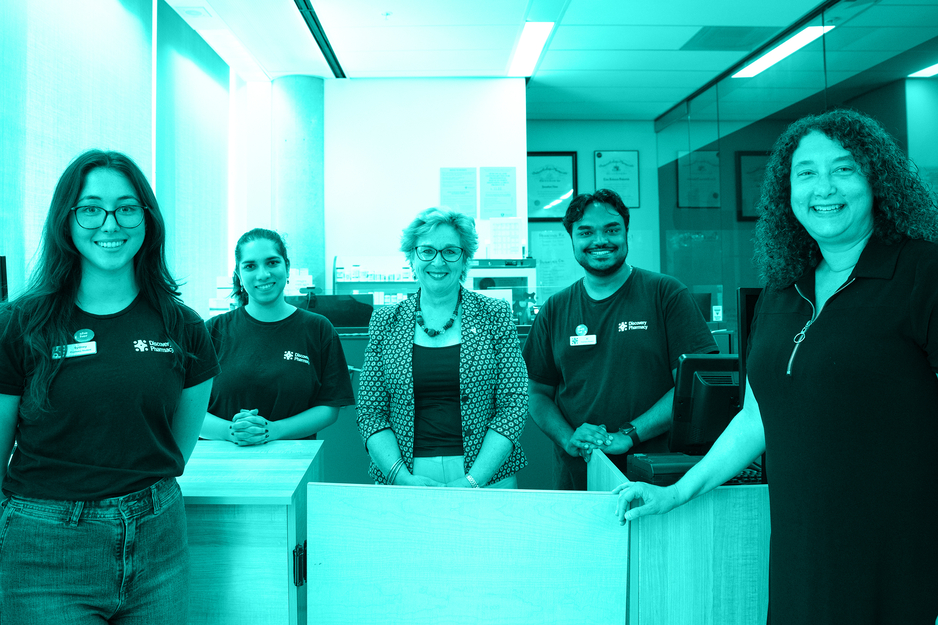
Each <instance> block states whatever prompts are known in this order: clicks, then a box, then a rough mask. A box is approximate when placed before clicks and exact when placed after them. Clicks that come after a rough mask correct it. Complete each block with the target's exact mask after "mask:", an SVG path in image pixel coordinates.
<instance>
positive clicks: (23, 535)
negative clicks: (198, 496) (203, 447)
mask: <svg viewBox="0 0 938 625" xmlns="http://www.w3.org/2000/svg"><path fill="white" fill-rule="evenodd" d="M164 243H165V227H164V223H163V218H162V215H161V213H160V209H159V205H158V204H157V201H156V197H155V196H154V195H153V191H152V190H151V189H150V185H149V183H148V182H147V180H146V178H145V177H144V175H143V173H142V172H141V171H140V169H139V168H138V167H137V165H136V164H135V163H134V162H133V161H132V160H131V159H130V158H128V157H127V156H125V155H123V154H120V153H117V152H102V151H99V150H92V151H89V152H85V153H84V154H81V155H80V156H78V157H77V158H76V159H75V160H74V161H72V163H71V164H70V165H69V166H68V168H67V169H66V170H65V172H64V173H63V174H62V176H61V178H60V179H59V182H58V184H57V186H56V188H55V193H54V195H53V197H52V203H51V207H50V209H49V213H48V216H47V217H46V223H45V229H44V232H43V246H42V251H41V253H40V255H39V261H38V264H37V266H36V269H35V271H34V272H33V275H32V278H31V281H30V284H29V287H28V288H27V290H26V291H25V293H24V294H23V295H22V296H20V297H19V298H17V299H15V300H14V301H12V302H11V303H10V304H8V305H6V306H4V307H3V309H2V310H0V460H2V461H0V478H2V484H3V497H4V498H5V499H4V501H3V502H2V503H0V622H2V623H4V625H8V624H9V625H16V624H20V623H23V624H25V623H39V622H46V621H49V620H50V619H51V620H54V621H55V622H56V623H66V624H67V623H87V622H91V621H92V620H93V621H94V622H126V621H134V622H142V623H185V622H186V620H187V610H188V576H189V554H188V546H187V540H186V517H185V509H184V507H183V500H182V496H181V494H180V491H179V486H178V485H177V484H176V480H175V478H176V477H177V476H179V475H181V474H182V471H183V468H184V466H185V463H186V461H187V460H188V458H189V455H190V454H191V453H192V450H193V448H194V447H195V444H196V440H197V439H198V434H199V428H200V427H201V425H202V418H203V417H204V415H205V407H206V405H207V404H208V397H209V391H210V389H211V385H212V381H211V380H212V378H213V377H214V376H215V375H216V374H217V373H218V370H219V369H218V362H217V360H216V358H215V352H214V350H213V349H212V344H211V341H210V340H209V337H208V333H207V332H206V331H205V327H204V325H203V324H202V320H201V319H200V318H199V316H198V315H197V314H196V313H195V312H194V311H192V310H191V309H189V308H187V307H186V306H184V305H183V303H182V301H181V300H180V298H179V291H178V288H177V285H176V282H175V281H174V280H173V278H172V277H171V276H170V274H169V271H168V270H167V267H166V261H165V256H164ZM14 434H15V438H16V442H17V446H16V450H15V452H14V453H13V457H12V460H11V461H10V464H9V467H7V463H6V459H7V458H8V457H9V454H10V450H11V448H12V447H13V440H14Z"/></svg>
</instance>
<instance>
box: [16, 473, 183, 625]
mask: <svg viewBox="0 0 938 625" xmlns="http://www.w3.org/2000/svg"><path fill="white" fill-rule="evenodd" d="M188 604H189V545H188V541H187V538H186V511H185V507H184V505H183V500H182V493H181V492H180V490H179V486H178V485H177V484H176V480H175V479H173V478H165V479H163V480H160V481H159V482H157V483H156V484H154V485H153V486H151V487H149V488H146V489H144V490H141V491H138V492H136V493H131V494H129V495H125V496H123V497H115V498H113V499H103V500H101V501H85V502H82V501H51V500H43V499H28V498H25V497H16V496H14V497H11V498H10V499H8V500H6V501H5V502H3V503H2V504H0V623H3V625H37V624H39V623H43V624H45V623H57V624H62V625H86V624H87V625H91V624H101V623H126V624H139V625H144V624H147V625H149V624H151V623H152V624H160V625H163V624H166V623H179V624H180V625H182V624H184V623H185V622H186V621H187V618H188V614H187V612H188Z"/></svg>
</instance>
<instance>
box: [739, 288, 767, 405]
mask: <svg viewBox="0 0 938 625" xmlns="http://www.w3.org/2000/svg"><path fill="white" fill-rule="evenodd" d="M760 295H762V289H760V288H758V287H746V286H741V287H739V288H738V289H736V311H737V313H738V314H737V320H738V326H737V328H736V343H737V345H738V348H737V352H738V353H739V386H740V392H739V405H740V406H742V405H743V399H744V397H745V395H746V391H745V388H746V356H748V353H747V352H748V350H749V330H750V328H751V327H752V318H753V316H754V315H755V314H756V302H757V301H759V296H760Z"/></svg>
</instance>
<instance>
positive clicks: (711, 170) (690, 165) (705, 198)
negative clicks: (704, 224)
mask: <svg viewBox="0 0 938 625" xmlns="http://www.w3.org/2000/svg"><path fill="white" fill-rule="evenodd" d="M677 207H678V208H720V153H719V152H716V151H711V150H695V151H693V152H686V151H679V152H678V159H677Z"/></svg>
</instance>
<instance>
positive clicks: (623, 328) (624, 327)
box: [619, 321, 648, 332]
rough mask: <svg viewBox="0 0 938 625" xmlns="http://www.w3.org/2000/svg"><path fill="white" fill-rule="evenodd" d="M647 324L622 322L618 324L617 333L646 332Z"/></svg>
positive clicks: (642, 322)
mask: <svg viewBox="0 0 938 625" xmlns="http://www.w3.org/2000/svg"><path fill="white" fill-rule="evenodd" d="M647 329H648V322H647V321H623V322H622V323H620V324H619V332H627V331H629V330H647Z"/></svg>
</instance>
